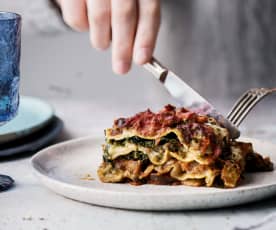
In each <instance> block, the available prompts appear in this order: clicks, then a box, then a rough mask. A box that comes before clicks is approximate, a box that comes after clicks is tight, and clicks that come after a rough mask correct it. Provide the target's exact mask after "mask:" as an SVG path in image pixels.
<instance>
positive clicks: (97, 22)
mask: <svg viewBox="0 0 276 230" xmlns="http://www.w3.org/2000/svg"><path fill="white" fill-rule="evenodd" d="M57 2H58V4H59V5H60V7H61V10H62V14H63V18H64V21H65V22H66V23H67V24H68V25H69V26H70V27H72V28H73V29H75V30H78V31H86V30H89V31H90V40H91V43H92V46H93V47H94V48H96V49H100V50H104V49H106V48H108V47H109V45H110V42H111V39H112V67H113V71H114V72H115V73H118V74H125V73H127V72H128V71H129V69H130V67H131V62H132V59H133V60H134V61H135V62H136V63H137V64H140V65H142V64H145V63H146V62H148V61H149V60H150V59H151V57H152V54H153V50H154V47H155V43H156V38H157V34H158V30H159V25H160V0H57Z"/></svg>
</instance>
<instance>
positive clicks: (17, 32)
mask: <svg viewBox="0 0 276 230" xmlns="http://www.w3.org/2000/svg"><path fill="white" fill-rule="evenodd" d="M20 50H21V16H20V15H18V14H16V13H11V12H1V11H0V125H2V124H5V123H6V122H8V121H9V120H11V119H12V118H13V117H14V116H16V114H17V110H18V105H19V76H20V70H19V65H20Z"/></svg>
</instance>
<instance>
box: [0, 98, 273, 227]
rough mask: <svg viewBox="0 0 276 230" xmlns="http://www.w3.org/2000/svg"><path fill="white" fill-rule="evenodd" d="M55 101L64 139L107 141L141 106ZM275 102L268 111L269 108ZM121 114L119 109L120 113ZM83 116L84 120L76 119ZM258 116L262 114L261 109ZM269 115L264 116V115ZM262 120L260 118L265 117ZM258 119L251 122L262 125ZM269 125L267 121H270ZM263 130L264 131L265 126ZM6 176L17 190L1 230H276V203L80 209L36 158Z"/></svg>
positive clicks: (4, 166) (6, 198)
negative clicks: (38, 169) (38, 171)
mask: <svg viewBox="0 0 276 230" xmlns="http://www.w3.org/2000/svg"><path fill="white" fill-rule="evenodd" d="M109 103H111V102H106V103H105V104H104V103H101V104H99V103H96V102H93V101H89V102H85V101H71V102H68V101H64V100H53V101H52V104H54V106H55V108H56V113H57V114H58V115H59V116H60V117H61V118H62V119H63V120H64V121H65V125H66V126H65V130H64V132H63V134H62V136H61V139H63V140H64V139H70V138H75V137H81V136H85V135H95V136H98V135H103V134H102V129H103V128H104V127H107V126H109V125H110V124H111V120H110V119H111V117H112V118H113V117H115V116H118V113H123V114H130V113H132V112H133V110H136V111H137V109H140V106H137V105H136V106H133V107H128V108H124V109H123V110H122V111H118V109H116V108H119V105H118V104H116V102H113V103H111V104H109ZM268 105H269V102H267V103H266V105H265V106H268ZM114 108H115V109H114ZM74 110H76V111H79V114H80V115H79V117H76V116H74V115H73V113H74ZM257 110H258V109H257ZM261 111H263V110H261ZM261 115H262V114H260V116H261ZM253 117H256V116H252V117H249V120H248V121H247V122H246V123H248V124H249V125H251V124H253V123H256V122H254V119H253ZM265 120H267V119H265ZM259 127H261V126H259ZM263 127H264V129H260V128H257V127H256V129H254V128H253V129H251V128H248V127H246V126H245V127H243V129H244V132H246V134H248V135H249V136H251V137H258V138H260V137H261V136H262V137H263V138H264V139H270V140H272V141H273V138H274V137H275V130H274V131H272V130H269V129H268V128H267V127H269V125H266V126H263ZM0 166H1V167H0V169H1V170H0V172H1V173H3V174H8V175H10V176H12V177H13V178H14V179H15V181H16V186H15V187H14V188H13V189H11V190H10V191H8V192H4V193H1V194H0V207H1V208H0V229H1V230H6V229H7V230H9V229H11V230H17V229H18V230H19V229H28V230H31V229H41V230H43V229H44V230H46V229H48V230H55V229H67V230H70V229H72V230H73V229H101V230H105V229H108V230H109V229H121V230H124V229H152V230H154V229H158V230H160V229H164V230H165V229H183V227H184V226H185V229H207V228H208V229H209V228H212V229H214V230H216V229H231V230H234V229H235V230H238V229H239V230H242V229H244V230H247V229H248V230H249V229H275V227H276V200H275V198H271V199H269V200H265V201H261V202H258V203H253V204H248V205H243V206H238V207H232V208H224V209H215V210H206V211H177V212H142V211H127V210H120V209H112V208H104V207H98V206H93V205H88V204H84V203H79V202H76V201H73V200H70V199H66V198H64V197H62V196H59V195H56V194H55V193H53V192H51V191H49V190H48V189H46V188H45V187H43V186H42V185H41V184H40V183H39V181H38V180H37V178H36V177H35V176H34V175H33V172H32V168H31V165H30V156H22V157H20V158H19V159H10V160H8V161H2V162H1V161H0Z"/></svg>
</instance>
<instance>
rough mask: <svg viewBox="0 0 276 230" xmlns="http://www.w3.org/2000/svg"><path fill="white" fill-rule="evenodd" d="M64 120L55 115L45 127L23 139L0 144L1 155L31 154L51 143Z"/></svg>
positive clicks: (60, 129) (58, 132)
mask: <svg viewBox="0 0 276 230" xmlns="http://www.w3.org/2000/svg"><path fill="white" fill-rule="evenodd" d="M62 128H63V121H62V120H61V119H59V118H58V117H56V116H54V117H53V119H52V120H51V121H50V122H49V124H48V125H47V126H45V127H44V128H43V129H41V130H39V131H37V132H34V133H32V134H30V135H29V136H26V137H24V138H22V139H19V140H15V141H11V142H9V143H4V144H0V157H9V156H14V155H17V154H21V153H22V154H23V153H24V154H28V153H29V154H31V153H35V152H37V151H38V150H40V149H42V148H43V147H46V146H47V145H49V144H51V143H52V142H53V141H54V140H55V139H56V138H57V137H58V135H59V134H60V132H61V131H62Z"/></svg>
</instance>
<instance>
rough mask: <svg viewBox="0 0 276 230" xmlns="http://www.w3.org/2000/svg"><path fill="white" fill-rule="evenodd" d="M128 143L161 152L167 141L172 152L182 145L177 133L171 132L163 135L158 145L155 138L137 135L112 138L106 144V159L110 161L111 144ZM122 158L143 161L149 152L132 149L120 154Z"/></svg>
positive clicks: (120, 144) (146, 158)
mask: <svg viewBox="0 0 276 230" xmlns="http://www.w3.org/2000/svg"><path fill="white" fill-rule="evenodd" d="M126 143H133V144H135V145H140V146H142V147H145V148H151V149H153V150H155V151H157V152H159V151H160V148H162V146H163V145H164V144H167V143H169V144H168V148H169V150H170V151H172V152H177V151H178V150H179V148H180V146H181V144H180V142H179V140H178V138H177V136H176V135H175V133H169V134H168V135H166V136H164V137H162V138H161V140H160V141H159V142H158V144H157V145H156V144H155V140H149V139H144V138H141V137H137V136H134V137H130V138H126V139H123V140H112V139H111V140H108V141H107V144H106V145H105V146H104V155H103V159H104V161H105V162H110V156H109V152H108V149H109V146H111V145H117V146H122V147H123V146H125V145H126ZM120 158H121V159H122V158H123V159H127V160H142V161H144V160H148V156H147V154H145V153H143V152H141V151H132V152H130V153H129V154H127V155H124V156H120Z"/></svg>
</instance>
